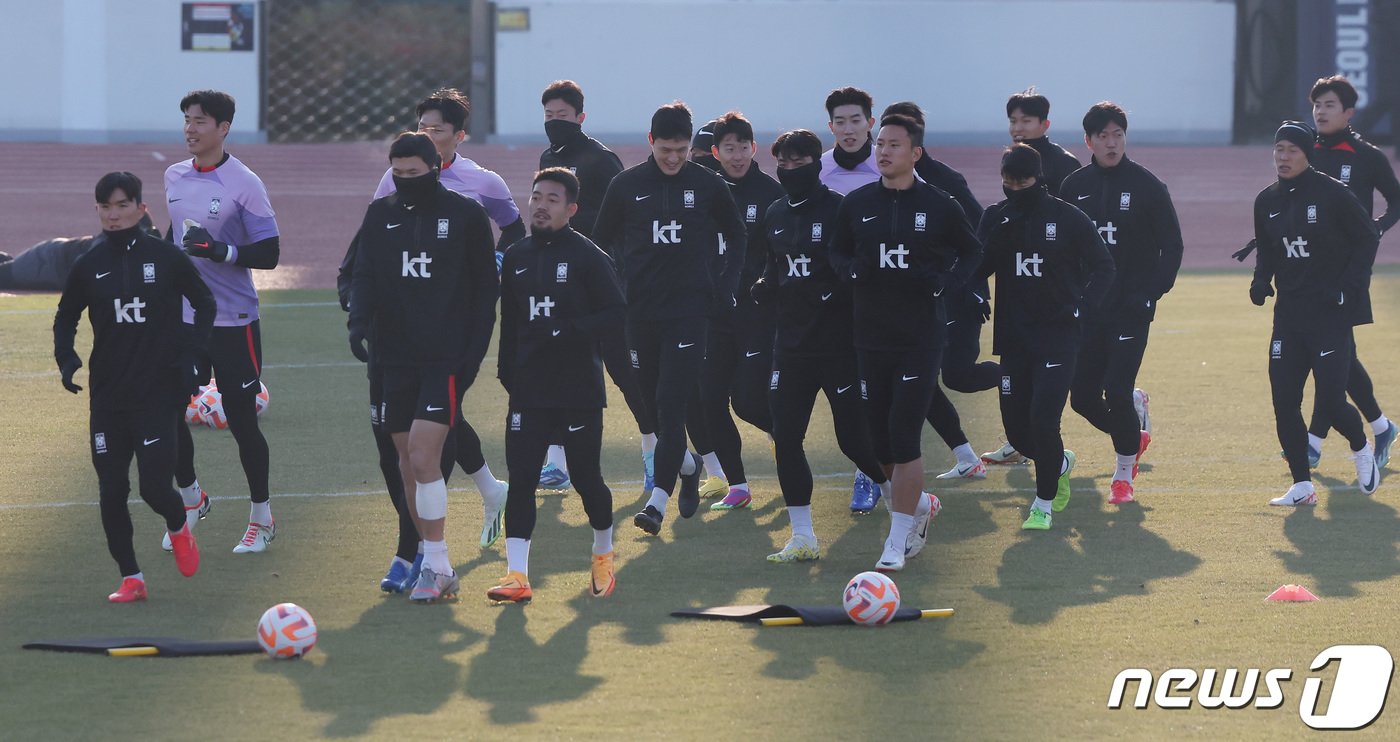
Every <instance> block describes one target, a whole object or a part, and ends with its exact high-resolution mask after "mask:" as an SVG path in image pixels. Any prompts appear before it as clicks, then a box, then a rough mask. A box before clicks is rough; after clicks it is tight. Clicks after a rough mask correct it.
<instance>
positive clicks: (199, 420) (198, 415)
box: [185, 386, 209, 425]
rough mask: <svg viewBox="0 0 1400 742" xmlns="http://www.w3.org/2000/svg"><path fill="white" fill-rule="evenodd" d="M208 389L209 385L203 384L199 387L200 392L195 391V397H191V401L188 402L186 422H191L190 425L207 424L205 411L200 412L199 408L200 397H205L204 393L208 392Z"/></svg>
mask: <svg viewBox="0 0 1400 742" xmlns="http://www.w3.org/2000/svg"><path fill="white" fill-rule="evenodd" d="M208 391H209V387H207V386H202V387H200V388H199V391H198V392H195V394H194V396H193V397H190V403H189V404H187V405H185V422H186V423H188V424H190V425H204V424H206V423H205V422H204V413H203V412H200V409H199V398H200V397H203V396H204V394H205V392H208Z"/></svg>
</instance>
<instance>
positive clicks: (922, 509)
mask: <svg viewBox="0 0 1400 742" xmlns="http://www.w3.org/2000/svg"><path fill="white" fill-rule="evenodd" d="M932 509H933V500H932V499H931V498H930V497H929V496H928V493H926V492H920V493H919V502H918V504H917V505H915V506H914V517H915V518H922V517H924V516H925V515H927V514H928V511H930V510H932Z"/></svg>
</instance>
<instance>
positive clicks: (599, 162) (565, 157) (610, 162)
mask: <svg viewBox="0 0 1400 742" xmlns="http://www.w3.org/2000/svg"><path fill="white" fill-rule="evenodd" d="M547 167H562V168H567V169H568V170H569V171H570V172H572V173H573V174H574V175H575V176H576V177H577V178H578V213H577V214H574V218H573V219H570V220H569V224H570V226H572V227H573V228H574V229H575V230H576V231H578V232H579V233H581V234H583V235H584V236H585V237H587V236H588V235H591V234H593V223H594V222H596V221H597V220H598V207H600V206H602V204H603V194H605V193H607V192H608V184H609V183H611V182H612V179H613V178H614V177H616V176H617V174H618V173H620V172H622V160H620V159H618V157H617V155H615V154H613V151H612V150H610V149H608V148H607V147H606V146H604V145H603V143H602V142H600V141H598V140H597V139H594V138H592V137H590V136H588V135H587V134H584V133H583V132H582V131H579V133H578V135H577V136H576V137H574V138H573V139H570V140H569V141H568V142H567V143H566V144H564V145H563V146H560V147H558V148H555V147H552V146H551V147H546V148H545V150H544V151H543V152H541V153H540V169H541V170H543V169H545V168H547Z"/></svg>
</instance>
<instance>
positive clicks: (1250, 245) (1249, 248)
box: [1230, 240, 1259, 263]
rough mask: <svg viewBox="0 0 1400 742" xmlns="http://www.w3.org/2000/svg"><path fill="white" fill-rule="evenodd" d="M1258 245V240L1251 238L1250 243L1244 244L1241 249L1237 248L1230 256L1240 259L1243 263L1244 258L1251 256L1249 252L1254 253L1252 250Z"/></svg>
mask: <svg viewBox="0 0 1400 742" xmlns="http://www.w3.org/2000/svg"><path fill="white" fill-rule="evenodd" d="M1258 246H1259V243H1258V242H1257V241H1255V240H1250V241H1249V243H1248V244H1246V245H1245V246H1244V248H1243V249H1240V250H1237V251H1235V252H1233V253H1230V257H1232V258H1234V259H1235V260H1238V261H1240V262H1241V263H1243V262H1244V259H1245V258H1247V257H1249V254H1250V253H1252V252H1254V249H1255V248H1257V247H1258Z"/></svg>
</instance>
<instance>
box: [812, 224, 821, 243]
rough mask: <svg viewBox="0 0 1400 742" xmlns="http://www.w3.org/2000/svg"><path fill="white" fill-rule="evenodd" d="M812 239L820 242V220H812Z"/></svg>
mask: <svg viewBox="0 0 1400 742" xmlns="http://www.w3.org/2000/svg"><path fill="white" fill-rule="evenodd" d="M812 241H813V242H821V241H822V223H821V222H812Z"/></svg>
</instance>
